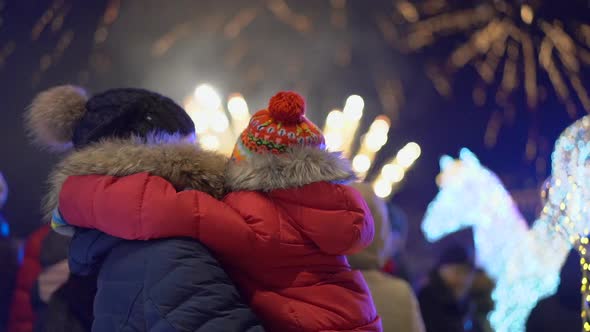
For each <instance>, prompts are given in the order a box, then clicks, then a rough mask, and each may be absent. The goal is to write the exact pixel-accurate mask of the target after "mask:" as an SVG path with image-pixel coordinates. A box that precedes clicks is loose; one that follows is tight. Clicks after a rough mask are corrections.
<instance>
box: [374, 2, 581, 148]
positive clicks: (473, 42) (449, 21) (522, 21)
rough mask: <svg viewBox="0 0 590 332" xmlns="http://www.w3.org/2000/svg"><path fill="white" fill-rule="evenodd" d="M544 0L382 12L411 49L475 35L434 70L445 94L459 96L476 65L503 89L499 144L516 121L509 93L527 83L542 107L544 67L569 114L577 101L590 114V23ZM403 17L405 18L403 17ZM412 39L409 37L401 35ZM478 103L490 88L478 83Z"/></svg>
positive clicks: (496, 117)
mask: <svg viewBox="0 0 590 332" xmlns="http://www.w3.org/2000/svg"><path fill="white" fill-rule="evenodd" d="M542 6H543V2H542V1H532V2H531V3H527V2H526V1H525V2H523V1H516V0H514V1H508V0H494V1H491V0H490V1H474V2H472V4H471V5H469V7H466V8H456V6H454V5H451V4H449V3H448V2H447V1H445V0H428V1H421V2H410V1H398V2H397V3H396V6H395V7H396V15H394V18H393V19H392V18H385V17H383V16H380V17H377V23H378V25H379V27H380V28H381V31H382V33H383V36H384V38H385V40H387V41H388V42H390V43H392V44H395V45H396V46H398V47H399V48H401V49H402V50H405V51H407V52H418V51H421V50H423V49H425V48H428V47H432V46H436V45H437V44H438V43H439V42H441V41H442V40H443V39H445V37H449V36H454V37H457V36H460V35H467V36H468V38H467V40H466V41H464V42H463V43H461V44H459V45H458V46H456V47H455V48H454V49H453V50H452V51H451V52H450V53H449V55H448V57H447V58H446V60H445V61H444V63H443V64H442V66H428V67H427V70H426V71H427V74H428V76H429V77H430V79H431V80H432V82H433V83H434V85H435V87H436V89H437V91H438V92H439V93H440V94H441V95H443V96H448V95H450V94H451V86H452V85H451V83H450V77H451V76H452V75H453V74H455V73H456V72H457V71H459V70H461V69H463V68H465V67H467V66H472V67H473V68H475V70H476V72H477V73H478V75H479V77H480V79H481V81H482V82H483V83H484V86H485V85H487V86H491V87H497V88H495V89H496V90H495V100H496V103H497V104H498V105H499V106H501V107H503V108H504V112H503V114H502V113H499V112H495V113H493V114H492V116H491V117H490V120H489V123H488V126H487V131H486V134H485V142H486V144H487V145H489V146H493V145H495V142H496V140H497V136H498V131H499V130H500V128H501V126H502V123H503V122H505V121H504V120H505V119H506V120H508V122H510V121H512V119H513V118H514V113H515V108H514V107H513V106H511V105H510V102H509V97H511V96H512V95H514V94H515V93H516V92H517V91H518V89H519V88H520V87H521V86H522V88H523V90H524V93H525V95H526V103H527V106H528V108H529V109H530V110H532V111H534V110H535V109H536V108H537V106H538V104H539V99H540V93H539V90H540V86H539V80H538V77H539V74H538V71H544V72H545V73H546V74H547V76H548V78H549V82H550V83H551V86H552V88H553V90H554V91H555V93H556V95H557V97H558V98H559V100H560V101H561V102H562V103H563V104H564V105H565V109H566V111H567V113H568V114H569V115H570V116H571V117H572V118H575V117H576V116H577V110H576V107H575V105H576V102H579V104H580V105H581V106H582V107H583V108H584V110H586V111H587V112H590V97H589V95H588V91H587V89H586V87H584V85H583V84H582V79H581V76H580V75H581V74H580V73H581V69H582V67H583V66H584V65H590V50H589V49H588V48H589V47H590V25H588V24H582V23H575V22H573V21H572V20H568V21H567V22H566V23H567V26H568V27H569V28H570V30H573V31H572V32H569V31H568V30H567V29H566V27H565V26H564V22H561V21H560V20H557V19H548V18H544V17H542V16H541V15H538V12H539V11H538V9H540V8H541V7H542ZM396 19H397V21H396ZM400 36H404V38H402V37H400ZM472 95H473V100H474V102H475V103H476V104H477V105H480V106H481V105H484V104H485V101H486V98H487V96H486V90H485V89H483V87H482V85H476V86H475V88H474V90H473V93H472ZM531 137H532V136H531V135H529V143H527V149H526V150H527V155H528V156H529V157H531V158H532V157H534V153H532V152H531V151H535V150H536V147H534V146H533V145H534V144H533V143H530V142H531V139H530V138H531Z"/></svg>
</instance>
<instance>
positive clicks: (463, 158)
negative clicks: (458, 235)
mask: <svg viewBox="0 0 590 332" xmlns="http://www.w3.org/2000/svg"><path fill="white" fill-rule="evenodd" d="M440 166H441V173H440V174H439V176H438V178H437V182H438V185H439V188H440V191H439V193H438V194H437V196H436V197H435V199H434V200H433V201H432V202H431V203H430V205H429V206H428V210H427V211H426V215H425V216H424V220H423V221H422V230H423V232H424V234H425V235H426V238H427V239H428V240H429V241H431V242H434V241H437V240H439V239H441V238H442V237H444V236H446V235H448V234H450V233H453V232H456V231H458V230H460V229H463V228H466V227H472V228H473V237H474V243H475V250H476V258H477V263H478V265H479V266H481V267H482V268H484V269H485V270H486V272H488V273H489V275H490V276H491V277H492V278H494V279H495V280H496V288H495V290H494V293H493V294H492V296H493V298H494V301H495V309H494V311H493V312H492V313H491V316H490V321H491V323H492V326H493V327H494V329H495V331H497V332H521V331H524V330H525V322H526V319H527V317H528V315H529V313H530V311H531V310H532V308H533V307H534V306H535V304H536V303H537V301H538V300H539V299H540V298H543V297H546V296H549V295H551V294H553V293H555V291H556V289H557V285H558V283H559V270H560V269H561V266H562V264H563V261H564V260H565V257H566V255H567V252H568V251H569V248H570V245H569V244H568V243H567V241H566V240H565V239H563V238H562V237H560V236H558V235H556V234H555V232H553V231H552V230H550V228H549V227H550V225H549V224H548V223H546V222H541V221H537V222H535V224H534V225H533V227H532V228H531V229H529V227H528V226H527V223H526V221H525V219H524V218H523V217H522V215H521V213H520V212H519V211H518V208H517V207H516V204H515V203H514V201H513V199H512V197H511V196H510V194H509V193H508V191H506V189H505V188H504V186H503V185H502V183H501V182H500V180H499V179H498V177H497V176H496V175H495V174H494V173H493V172H491V171H490V170H488V169H487V168H485V167H483V166H482V165H481V164H480V163H479V160H478V159H477V157H476V156H475V155H474V154H473V153H471V151H469V150H467V149H462V150H461V152H460V157H459V159H458V160H454V159H453V158H451V157H449V156H443V157H442V158H441V161H440Z"/></svg>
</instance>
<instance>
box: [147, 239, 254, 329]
mask: <svg viewBox="0 0 590 332" xmlns="http://www.w3.org/2000/svg"><path fill="white" fill-rule="evenodd" d="M153 251H154V255H157V259H154V260H152V261H150V262H149V263H148V266H147V271H146V279H145V283H144V290H145V292H146V294H145V297H146V299H145V301H144V312H145V321H146V327H147V329H146V330H148V331H169V330H175V331H197V332H201V331H202V332H204V331H207V332H209V331H212V332H216V331H219V332H221V331H243V332H259V331H260V332H261V331H264V329H263V328H262V326H261V325H260V322H259V320H258V318H257V317H256V315H255V314H254V313H253V312H252V310H251V309H250V307H249V306H248V305H246V303H245V301H244V300H243V299H242V297H241V296H240V293H239V292H238V290H237V288H236V287H235V286H234V284H233V283H232V281H231V279H230V278H229V276H228V275H227V274H226V272H225V271H224V270H223V269H222V268H221V266H220V264H219V262H218V261H217V260H216V259H215V258H214V257H213V256H212V255H211V254H210V253H209V251H208V250H207V249H206V248H205V247H204V246H203V245H201V244H199V243H198V242H196V241H194V240H190V239H171V240H166V241H161V242H159V243H158V245H157V247H155V248H153ZM171 327H172V329H171Z"/></svg>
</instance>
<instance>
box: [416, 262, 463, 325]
mask: <svg viewBox="0 0 590 332" xmlns="http://www.w3.org/2000/svg"><path fill="white" fill-rule="evenodd" d="M418 302H419V303H420V310H421V311H422V318H423V319H424V325H425V327H426V331H427V332H463V331H465V324H464V323H465V318H466V315H467V312H468V305H467V303H462V302H460V301H458V300H456V299H455V297H454V296H453V292H452V291H451V289H450V288H449V287H447V286H446V285H445V283H444V281H443V280H442V279H441V277H440V275H439V274H438V272H436V271H433V272H432V273H431V274H430V277H429V281H428V284H427V285H426V286H425V287H424V288H422V289H421V290H420V291H419V293H418Z"/></svg>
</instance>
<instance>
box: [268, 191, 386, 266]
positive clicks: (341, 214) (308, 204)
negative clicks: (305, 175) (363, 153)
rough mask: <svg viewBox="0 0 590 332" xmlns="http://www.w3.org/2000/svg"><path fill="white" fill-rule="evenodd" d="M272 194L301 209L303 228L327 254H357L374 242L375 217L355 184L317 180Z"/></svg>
mask: <svg viewBox="0 0 590 332" xmlns="http://www.w3.org/2000/svg"><path fill="white" fill-rule="evenodd" d="M271 195H272V197H273V198H274V199H278V200H281V201H282V202H283V203H284V204H286V205H290V206H291V207H292V208H293V209H295V210H296V211H297V213H296V215H297V218H295V219H296V220H295V221H296V222H297V223H298V225H299V227H300V230H301V231H302V232H303V233H305V234H306V235H307V236H308V237H309V238H310V239H311V240H312V241H314V243H315V244H316V245H317V246H318V247H319V248H320V249H321V250H322V251H323V252H325V253H327V254H330V255H350V254H354V253H356V252H358V251H360V250H362V249H363V248H365V247H366V246H368V245H369V244H370V243H371V241H373V236H374V233H375V230H374V224H373V216H372V215H371V212H370V210H369V207H368V206H367V203H366V202H365V200H364V199H363V197H362V196H361V194H360V193H359V192H358V191H357V190H356V189H354V188H352V187H349V186H345V185H340V184H333V183H328V182H315V183H312V184H308V185H306V186H303V187H300V188H293V189H285V190H276V191H273V192H272V193H271Z"/></svg>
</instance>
